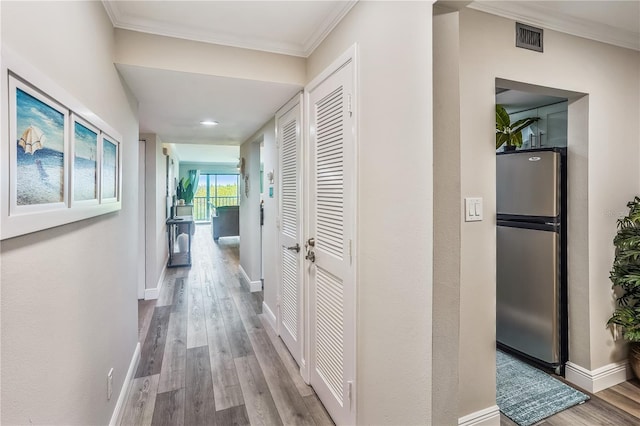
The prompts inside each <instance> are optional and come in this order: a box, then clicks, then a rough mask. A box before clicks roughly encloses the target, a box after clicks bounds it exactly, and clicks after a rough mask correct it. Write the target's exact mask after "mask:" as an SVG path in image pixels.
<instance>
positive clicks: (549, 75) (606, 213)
mask: <svg viewBox="0 0 640 426" xmlns="http://www.w3.org/2000/svg"><path fill="white" fill-rule="evenodd" d="M514 27H515V25H514V21H511V20H508V19H504V18H499V17H496V16H491V15H487V14H484V13H480V12H476V11H472V10H467V9H465V10H462V11H461V12H460V51H459V52H456V51H452V52H451V55H456V56H457V55H459V57H460V79H459V85H460V99H459V103H460V108H461V110H460V111H461V113H460V141H461V156H460V169H461V179H462V181H461V193H462V194H461V195H462V197H465V196H474V197H475V196H477V197H483V198H484V217H485V220H484V221H482V222H475V223H464V222H463V221H462V217H461V212H460V211H459V210H458V211H456V210H450V214H451V215H458V217H460V221H461V237H460V245H461V277H460V312H461V314H460V337H459V357H460V360H459V377H460V389H459V397H460V412H459V415H460V416H463V415H465V414H469V413H472V412H475V411H477V410H481V409H484V408H486V407H488V406H491V405H493V404H495V346H494V344H495V276H496V271H495V265H496V256H495V213H496V212H495V147H494V139H495V136H494V134H495V130H494V115H495V112H494V108H495V80H496V78H502V79H505V80H510V81H515V82H524V83H529V84H533V85H537V86H540V87H546V88H551V89H549V91H550V92H553V90H552V89H554V88H555V89H563V90H565V91H568V92H570V93H573V94H572V95H571V96H570V100H569V132H568V133H569V134H568V136H569V141H568V155H569V210H568V214H569V218H568V222H569V223H568V226H569V262H568V267H569V303H570V305H569V311H570V313H569V316H570V317H569V322H570V336H569V340H570V348H569V350H570V354H569V358H570V361H572V362H574V363H576V364H578V365H580V366H582V367H584V368H586V369H588V370H595V369H597V368H600V367H603V366H606V365H608V364H610V363H613V362H616V361H620V360H621V359H623V358H624V356H625V352H624V351H623V347H622V345H621V344H620V343H615V342H614V341H613V340H612V337H611V334H610V333H609V331H608V330H607V329H606V328H605V323H606V320H607V318H608V317H609V316H610V314H611V312H612V309H613V298H612V292H611V282H610V281H609V279H608V275H609V273H608V271H609V269H610V268H611V264H612V260H613V252H614V250H613V245H612V239H613V236H614V235H615V227H616V222H615V221H616V218H617V217H618V216H619V215H621V214H623V212H624V211H625V205H626V202H627V201H628V200H629V199H631V198H632V197H633V196H634V195H636V194H638V191H639V190H640V179H639V171H638V170H639V169H638V167H637V162H638V158H639V154H640V144H639V140H638V134H640V128H639V124H638V123H639V120H638V117H640V81H639V79H638V75H640V53H638V52H636V51H631V50H627V49H623V48H618V47H613V46H610V45H606V44H603V43H598V42H594V41H590V40H586V39H581V38H578V37H574V36H570V35H566V34H562V33H558V32H554V31H549V30H545V34H544V42H545V51H544V53H537V52H533V51H529V50H524V49H517V48H515V47H514V41H513V40H514ZM479 35H482V36H481V37H480V36H479ZM443 78H455V74H451V75H449V76H448V77H446V76H445V77H443ZM440 83H441V82H440V81H437V82H436V85H438V84H440ZM568 92H565V93H568ZM580 93H584V94H588V96H583V97H580V96H581V95H579V94H580ZM550 94H553V93H550ZM456 102H457V100H456ZM612 123H625V125H621V126H617V125H612ZM439 160H440V159H439V158H436V159H435V161H439ZM480 248H481V249H480ZM451 338H452V339H455V338H456V337H455V336H452V337H451Z"/></svg>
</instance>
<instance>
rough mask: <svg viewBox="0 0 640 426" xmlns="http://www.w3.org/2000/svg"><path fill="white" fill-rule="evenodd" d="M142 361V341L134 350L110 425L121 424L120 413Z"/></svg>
mask: <svg viewBox="0 0 640 426" xmlns="http://www.w3.org/2000/svg"><path fill="white" fill-rule="evenodd" d="M139 362H140V342H138V344H137V345H136V349H135V351H133V357H132V358H131V362H130V363H129V370H127V375H126V376H125V378H124V382H123V383H122V388H120V395H118V401H117V402H116V406H115V407H114V409H113V414H112V415H111V420H110V421H109V426H115V425H117V424H120V415H121V414H122V413H121V411H122V408H123V407H124V403H125V401H126V400H127V395H128V394H129V388H130V387H131V383H132V381H133V375H134V374H135V372H136V370H137V369H138V363H139Z"/></svg>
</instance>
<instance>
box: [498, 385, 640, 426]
mask: <svg viewBox="0 0 640 426" xmlns="http://www.w3.org/2000/svg"><path fill="white" fill-rule="evenodd" d="M563 381H564V380H563ZM564 382H565V383H567V382H566V381H564ZM567 384H568V385H571V386H573V387H575V386H574V385H572V384H570V383H567ZM578 389H579V388H578ZM579 390H580V391H581V392H584V393H586V394H587V395H589V396H590V397H591V399H590V400H588V401H586V402H585V403H584V404H580V405H576V406H575V407H571V408H568V409H566V410H564V411H561V412H559V413H557V414H555V415H553V416H551V417H547V418H546V419H544V420H542V421H540V422H538V423H536V424H535V426H633V425H640V382H638V380H637V379H633V380H630V381H627V382H624V383H621V384H619V385H616V386H613V387H611V388H608V389H605V390H603V391H600V392H598V393H596V394H591V393H589V392H587V391H585V390H584V389H579ZM500 425H501V426H517V423H515V422H513V421H512V420H511V419H509V418H508V417H506V416H504V415H503V414H500Z"/></svg>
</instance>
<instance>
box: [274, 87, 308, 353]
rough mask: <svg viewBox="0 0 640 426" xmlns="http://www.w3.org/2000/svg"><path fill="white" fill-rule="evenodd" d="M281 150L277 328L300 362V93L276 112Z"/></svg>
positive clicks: (301, 323)
mask: <svg viewBox="0 0 640 426" xmlns="http://www.w3.org/2000/svg"><path fill="white" fill-rule="evenodd" d="M276 121H277V124H276V126H277V135H278V146H279V153H280V158H279V160H280V268H279V269H280V271H281V273H280V288H279V292H278V293H279V299H280V303H279V306H280V309H279V315H278V329H279V333H280V337H281V338H282V340H283V341H284V343H285V345H287V348H288V349H289V352H291V355H292V356H293V358H295V360H296V361H297V362H298V365H302V331H303V321H302V256H303V251H302V248H301V247H300V246H302V235H301V229H302V220H301V209H300V207H301V204H302V203H301V191H300V189H301V187H302V185H301V182H302V174H301V168H300V166H301V161H300V157H301V149H302V143H301V137H300V131H301V125H302V123H301V122H302V117H301V102H300V96H297V97H296V98H295V100H294V101H292V102H289V103H288V104H287V105H285V106H284V107H283V108H282V110H281V111H280V112H279V113H278V114H277V116H276Z"/></svg>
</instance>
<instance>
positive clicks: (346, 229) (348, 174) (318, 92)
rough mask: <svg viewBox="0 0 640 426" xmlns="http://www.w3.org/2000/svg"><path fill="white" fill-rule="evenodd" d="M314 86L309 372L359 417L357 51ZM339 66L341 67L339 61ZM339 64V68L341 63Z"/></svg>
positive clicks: (339, 408)
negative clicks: (356, 386)
mask: <svg viewBox="0 0 640 426" xmlns="http://www.w3.org/2000/svg"><path fill="white" fill-rule="evenodd" d="M339 65H341V67H340V68H339V69H337V71H335V72H333V73H332V74H330V75H329V76H328V77H326V78H325V79H323V80H322V81H321V82H319V83H318V84H317V85H315V86H311V85H310V87H308V91H307V93H308V95H307V96H308V98H307V104H306V105H307V108H308V111H309V134H310V137H309V151H310V152H309V160H310V165H309V178H310V179H309V237H313V238H314V239H315V246H314V247H313V252H314V254H315V261H313V263H311V262H312V261H311V260H308V261H307V266H308V271H309V314H310V324H309V331H310V354H309V367H310V368H309V379H310V382H311V385H312V386H313V388H314V389H315V391H316V393H317V394H318V396H319V397H320V400H321V401H322V403H323V404H324V406H325V407H326V408H327V411H328V412H329V413H330V414H331V417H332V418H333V420H334V421H335V422H336V424H354V422H355V400H354V398H353V397H354V392H355V389H354V379H355V288H354V285H355V267H354V261H353V260H354V259H353V254H354V253H353V250H354V249H355V247H354V246H353V243H354V242H355V241H354V236H355V235H354V232H355V185H354V184H355V137H354V131H355V119H354V116H353V99H354V94H353V88H354V83H353V80H354V70H353V69H354V65H353V59H352V57H348V59H347V62H346V63H342V64H339ZM336 68H337V67H336ZM334 69H335V68H334Z"/></svg>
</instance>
